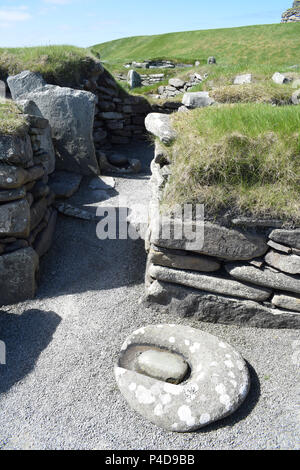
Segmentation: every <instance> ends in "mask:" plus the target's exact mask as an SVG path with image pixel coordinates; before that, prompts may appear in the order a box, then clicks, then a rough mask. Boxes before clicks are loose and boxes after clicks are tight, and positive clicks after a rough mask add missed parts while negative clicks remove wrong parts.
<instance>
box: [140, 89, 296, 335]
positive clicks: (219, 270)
mask: <svg viewBox="0 0 300 470" xmlns="http://www.w3.org/2000/svg"><path fill="white" fill-rule="evenodd" d="M198 94H200V95H201V92H200V93H187V94H186V95H185V97H184V100H183V101H185V102H187V101H188V100H189V98H188V95H198ZM202 94H203V92H202ZM200 98H201V100H202V99H203V98H202V97H200ZM204 105H205V104H204V103H203V102H202V103H201V106H204ZM208 105H209V102H207V103H206V106H208ZM146 127H147V129H148V131H149V132H151V133H152V134H154V135H155V136H156V137H157V138H158V139H157V141H156V148H155V158H154V160H153V161H152V164H151V171H152V177H151V193H152V199H151V202H150V208H149V222H148V226H147V230H146V231H145V244H146V251H147V253H148V261H147V267H146V277H145V280H146V295H145V297H144V302H145V304H146V305H151V304H159V305H161V306H163V307H164V308H165V309H166V310H168V311H171V312H175V313H177V314H178V315H180V316H183V317H191V316H194V317H195V318H197V319H199V320H201V321H210V322H221V323H225V324H226V323H228V324H230V323H235V324H238V325H243V324H245V325H249V326H258V327H269V328H299V326H300V316H299V313H300V227H299V226H298V227H297V226H295V227H293V226H291V227H290V228H285V227H283V224H282V222H281V221H280V220H265V219H264V220H260V219H255V218H247V217H232V218H231V219H230V220H227V219H226V221H225V220H219V221H215V220H206V219H203V218H202V219H200V220H197V221H194V222H187V223H185V222H184V223H183V227H184V230H183V236H182V237H180V238H179V239H178V238H177V237H176V233H179V232H178V230H179V229H180V227H179V226H178V223H179V224H180V223H182V222H181V220H180V222H178V221H176V218H175V220H173V217H172V215H168V214H166V215H164V217H161V214H160V200H161V197H162V190H163V188H164V187H165V185H167V184H168V180H169V178H170V176H171V175H172V164H171V163H170V161H169V159H168V155H167V153H166V151H165V150H164V148H163V147H162V146H161V144H160V142H162V143H163V144H164V145H168V144H170V143H171V142H172V141H174V139H176V133H175V132H174V130H173V129H172V127H171V125H170V118H169V116H167V115H162V114H158V113H154V114H150V115H148V116H147V118H146ZM189 224H190V225H189ZM196 229H197V232H198V233H202V236H201V237H200V238H199V243H198V245H197V243H196V244H195V243H191V241H190V239H189V237H188V236H186V235H185V234H186V230H187V233H188V234H189V233H191V232H194V233H195V232H196ZM201 230H202V232H201ZM180 233H181V232H180ZM164 234H168V236H164Z"/></svg>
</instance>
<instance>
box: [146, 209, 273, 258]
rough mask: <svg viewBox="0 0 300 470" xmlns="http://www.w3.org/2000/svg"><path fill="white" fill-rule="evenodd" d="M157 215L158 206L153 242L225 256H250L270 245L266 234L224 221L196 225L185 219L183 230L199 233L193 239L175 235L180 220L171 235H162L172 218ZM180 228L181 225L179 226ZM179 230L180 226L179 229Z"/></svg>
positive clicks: (153, 224)
mask: <svg viewBox="0 0 300 470" xmlns="http://www.w3.org/2000/svg"><path fill="white" fill-rule="evenodd" d="M157 216H158V212H157V210H155V212H154V214H152V218H151V227H150V228H151V235H150V236H151V238H150V241H151V243H152V244H153V245H157V246H162V247H165V248H171V249H178V250H187V251H195V252H198V253H201V254H204V255H209V256H215V257H217V258H221V259H226V260H231V261H234V260H249V259H252V258H258V257H260V256H262V255H264V254H265V253H266V251H267V249H268V246H267V244H266V242H265V240H264V238H262V237H260V236H256V235H251V234H248V233H246V232H243V231H240V230H238V229H228V228H226V227H223V226H221V225H217V224H212V223H211V222H206V221H205V223H204V225H203V222H199V223H198V222H197V225H195V224H192V223H188V222H185V223H184V234H186V233H189V234H192V233H197V237H196V238H195V241H192V242H191V241H190V240H188V239H187V238H186V236H185V235H184V236H183V237H182V239H179V240H176V239H175V238H174V230H175V233H176V227H177V225H178V224H179V226H180V222H179V223H178V224H177V222H175V224H174V226H175V228H174V227H173V228H172V224H171V236H170V237H166V238H165V237H163V234H164V233H166V234H168V231H167V229H166V228H165V225H166V226H168V224H169V221H168V220H166V221H162V222H161V221H159V220H158V219H156V218H155V217H157ZM195 227H197V229H196V230H195ZM177 228H178V227H177ZM178 232H179V230H178Z"/></svg>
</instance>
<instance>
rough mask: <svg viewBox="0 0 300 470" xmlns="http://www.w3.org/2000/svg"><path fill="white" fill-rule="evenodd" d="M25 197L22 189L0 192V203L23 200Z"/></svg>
mask: <svg viewBox="0 0 300 470" xmlns="http://www.w3.org/2000/svg"><path fill="white" fill-rule="evenodd" d="M25 195H26V191H25V188H24V187H22V188H17V189H7V190H0V203H3V202H10V201H16V200H17V199H23V198H24V197H25Z"/></svg>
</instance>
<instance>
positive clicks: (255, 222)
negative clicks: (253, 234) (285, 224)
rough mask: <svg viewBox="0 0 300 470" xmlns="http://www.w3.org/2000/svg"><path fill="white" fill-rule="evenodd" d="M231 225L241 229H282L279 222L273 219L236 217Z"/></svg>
mask: <svg viewBox="0 0 300 470" xmlns="http://www.w3.org/2000/svg"><path fill="white" fill-rule="evenodd" d="M232 223H233V225H238V226H242V227H271V228H280V227H282V221H281V220H275V219H258V218H256V217H253V218H251V217H237V218H236V219H232Z"/></svg>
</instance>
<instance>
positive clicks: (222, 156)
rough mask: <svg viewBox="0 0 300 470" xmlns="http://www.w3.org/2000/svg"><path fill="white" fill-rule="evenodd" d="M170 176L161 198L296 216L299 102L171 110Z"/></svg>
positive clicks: (299, 217)
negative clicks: (173, 132) (172, 129)
mask: <svg viewBox="0 0 300 470" xmlns="http://www.w3.org/2000/svg"><path fill="white" fill-rule="evenodd" d="M172 119H173V123H174V127H175V129H176V131H177V133H178V138H177V140H176V141H175V143H174V144H173V145H172V146H171V147H170V148H167V149H166V151H167V152H168V153H169V157H170V159H171V161H172V162H173V165H172V176H171V178H170V182H169V184H168V185H167V186H166V188H165V193H164V200H163V203H165V204H167V205H173V204H174V203H180V204H182V203H204V204H205V208H206V212H207V213H211V214H217V213H222V212H224V211H228V210H229V211H230V212H233V213H235V214H240V213H243V214H248V215H254V216H260V217H265V216H267V217H276V218H277V217H279V218H281V219H283V220H289V221H290V220H292V221H296V222H299V221H300V213H299V199H300V133H299V131H300V108H299V107H296V106H281V107H273V106H271V105H267V104H235V105H220V106H214V107H210V108H205V109H197V110H194V111H191V112H190V113H187V114H185V113H182V114H181V113H180V114H176V115H173V116H172Z"/></svg>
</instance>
